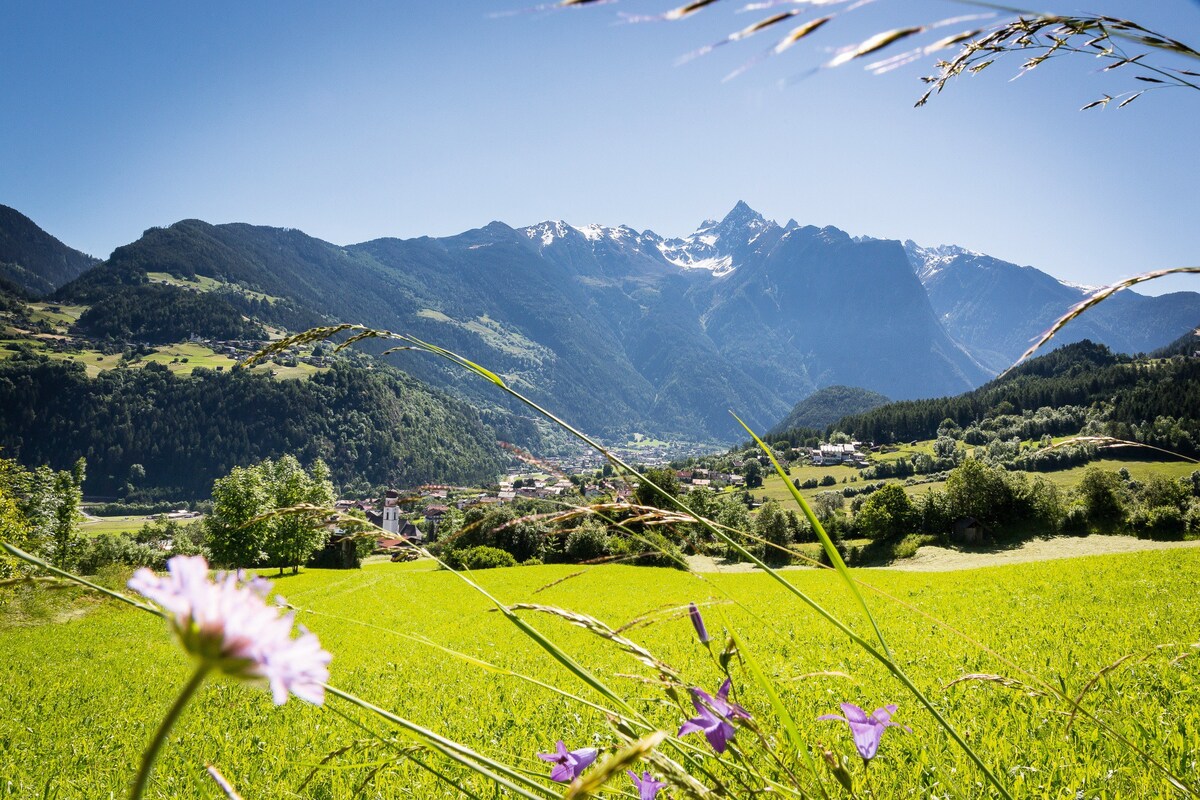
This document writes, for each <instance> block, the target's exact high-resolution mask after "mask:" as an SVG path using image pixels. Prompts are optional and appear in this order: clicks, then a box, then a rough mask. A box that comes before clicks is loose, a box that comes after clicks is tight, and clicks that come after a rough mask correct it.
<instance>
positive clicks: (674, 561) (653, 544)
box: [609, 530, 687, 569]
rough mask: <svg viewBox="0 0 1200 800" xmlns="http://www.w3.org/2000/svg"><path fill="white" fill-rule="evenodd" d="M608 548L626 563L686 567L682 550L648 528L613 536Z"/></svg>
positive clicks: (646, 565) (641, 565) (643, 565)
mask: <svg viewBox="0 0 1200 800" xmlns="http://www.w3.org/2000/svg"><path fill="white" fill-rule="evenodd" d="M609 549H610V550H611V552H612V554H613V555H614V556H621V557H624V559H625V560H626V561H627V563H630V564H635V565H637V566H639V567H674V568H675V569H687V567H686V563H687V562H686V561H684V559H683V551H682V550H680V549H679V547H678V546H676V545H675V544H674V543H673V542H671V541H670V540H669V539H667V537H665V536H663V535H662V534H661V533H659V532H658V531H653V530H648V531H644V532H642V533H641V534H639V535H638V536H637V537H636V538H635V537H632V536H613V537H612V538H611V539H609Z"/></svg>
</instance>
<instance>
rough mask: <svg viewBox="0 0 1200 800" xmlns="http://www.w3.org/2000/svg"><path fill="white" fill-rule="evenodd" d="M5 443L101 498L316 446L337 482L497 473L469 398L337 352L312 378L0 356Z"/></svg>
mask: <svg viewBox="0 0 1200 800" xmlns="http://www.w3.org/2000/svg"><path fill="white" fill-rule="evenodd" d="M0 408H4V409H5V413H4V414H3V415H0V452H3V454H4V455H5V456H7V457H10V458H16V459H18V460H20V461H21V462H22V463H26V464H51V465H55V466H56V467H62V468H66V467H69V466H70V465H71V464H73V463H74V462H75V460H76V459H78V458H80V457H83V458H86V459H87V464H88V478H87V483H86V485H85V491H86V492H87V493H88V494H89V495H96V496H109V497H116V496H128V495H133V494H136V495H137V496H139V497H142V498H154V497H166V498H171V499H178V498H203V497H207V496H208V494H209V492H210V491H211V489H212V482H213V480H214V479H215V478H217V477H219V476H221V475H224V474H226V473H228V472H229V471H230V469H232V468H233V467H235V466H239V465H246V464H251V463H255V462H257V461H261V460H262V459H264V458H276V457H279V456H281V455H283V454H286V453H291V454H294V455H296V456H297V457H298V458H299V459H300V460H301V461H304V462H306V463H307V462H310V461H312V460H313V459H316V458H321V459H324V460H325V462H326V463H327V464H328V465H329V467H330V469H331V470H332V473H333V478H334V480H335V482H339V483H342V484H356V485H392V486H415V485H418V484H420V483H423V482H427V481H437V482H462V483H477V482H483V481H488V480H492V479H494V478H495V476H496V474H498V473H499V472H500V471H501V469H502V465H503V463H504V460H503V457H502V455H501V451H500V449H499V447H498V446H497V444H496V435H495V433H494V432H493V431H492V429H491V428H489V427H488V426H486V425H484V424H483V423H482V422H481V420H480V419H479V417H478V415H477V414H476V413H475V412H474V411H473V410H472V409H471V408H470V407H468V406H467V405H466V404H464V403H462V402H460V401H458V400H456V399H454V398H451V397H448V396H446V395H444V394H442V393H440V392H436V391H433V390H430V389H427V388H425V387H423V386H421V385H420V384H416V383H414V382H413V381H411V380H407V379H406V376H404V375H403V374H402V373H398V372H395V371H392V370H372V369H365V368H362V367H353V366H346V365H340V364H335V365H334V367H333V368H331V369H330V370H329V371H327V372H324V373H320V374H317V375H315V376H313V377H312V378H311V379H309V380H290V381H280V380H272V379H270V378H269V377H267V376H263V375H252V374H250V373H248V372H246V371H244V370H236V369H235V370H233V371H231V372H216V371H213V370H208V369H197V370H195V371H194V372H193V373H192V375H191V376H190V377H177V376H175V375H173V374H171V373H170V372H168V371H167V370H166V368H165V367H162V366H160V365H156V364H148V365H146V366H145V367H143V368H142V369H136V370H135V369H114V370H109V371H107V372H103V373H101V374H100V375H99V377H96V378H91V379H89V378H88V377H87V376H86V374H85V372H84V368H83V366H82V365H79V364H75V363H64V362H51V361H48V360H46V359H42V358H22V357H13V358H10V359H8V360H6V361H4V362H0Z"/></svg>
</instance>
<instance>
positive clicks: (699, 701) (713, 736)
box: [679, 678, 750, 754]
mask: <svg viewBox="0 0 1200 800" xmlns="http://www.w3.org/2000/svg"><path fill="white" fill-rule="evenodd" d="M731 685H732V684H731V683H730V681H729V678H726V679H725V682H724V683H722V684H721V688H720V689H718V690H717V695H716V697H713V696H712V695H710V694H709V693H708V692H706V691H704V690H703V689H692V705H693V706H695V707H696V712H697V713H698V714H699V715H700V716H698V717H694V718H692V719H689V720H688V721H687V722H685V723H683V726H682V727H681V728H680V729H679V735H680V736H684V735H686V734H689V733H696V732H702V733H703V734H704V736H705V738H707V739H708V743H709V744H710V745H712V749H713V750H715V751H717V753H718V754H719V753H724V752H725V747H726V745H727V744H728V743H729V740H730V739H732V738H733V736H734V734H735V733H736V731H735V730H734V727H733V725H732V724H731V723H730V720H731V719H736V718H738V717H741V718H742V719H750V713H749V712H748V711H746V709H744V708H742V707H741V706H739V705H738V704H737V703H731V702H729V689H730V687H731Z"/></svg>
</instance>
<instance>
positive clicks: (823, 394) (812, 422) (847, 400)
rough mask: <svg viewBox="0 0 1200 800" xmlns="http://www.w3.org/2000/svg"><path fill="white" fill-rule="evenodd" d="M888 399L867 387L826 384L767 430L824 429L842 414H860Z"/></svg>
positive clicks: (774, 431) (884, 402)
mask: <svg viewBox="0 0 1200 800" xmlns="http://www.w3.org/2000/svg"><path fill="white" fill-rule="evenodd" d="M889 402H890V401H889V400H888V398H886V397H884V396H883V395H881V394H880V393H879V392H872V391H871V390H870V389H860V388H858V387H856V386H826V387H825V388H824V389H818V390H817V391H815V392H813V393H812V394H811V395H809V396H808V397H806V398H804V399H803V400H801V401H800V402H799V403H797V404H796V407H795V408H793V409H792V410H791V413H789V414H788V415H787V416H786V417H784V418H783V420H782V421H781V422H780V423H779V424H778V425H776V426H775V427H774V428H772V429H771V430H770V431H769V433H770V434H771V435H774V434H778V433H781V432H783V431H787V430H791V429H793V428H824V427H826V426H828V425H832V424H833V423H835V422H837V421H838V420H839V419H841V418H842V417H847V416H849V415H851V414H861V413H863V412H865V411H870V410H871V409H873V408H878V407H879V406H882V405H886V404H887V403H889Z"/></svg>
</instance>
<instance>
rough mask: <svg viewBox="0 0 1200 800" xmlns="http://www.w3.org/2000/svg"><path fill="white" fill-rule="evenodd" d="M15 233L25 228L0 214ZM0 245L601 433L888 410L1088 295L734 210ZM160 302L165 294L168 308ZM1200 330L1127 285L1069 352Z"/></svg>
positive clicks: (1179, 301) (110, 284)
mask: <svg viewBox="0 0 1200 800" xmlns="http://www.w3.org/2000/svg"><path fill="white" fill-rule="evenodd" d="M21 219H22V220H23V219H24V218H23V217H22V218H21ZM5 225H7V226H9V227H13V224H12V222H11V221H10V220H8V218H6V217H4V216H0V226H5ZM43 236H45V237H46V239H50V240H52V237H49V235H48V234H43ZM10 239H11V237H8V238H5V236H4V232H3V230H0V263H11V264H15V265H17V267H18V268H19V269H20V270H21V271H22V272H19V273H18V272H15V271H13V273H12V274H32V275H35V276H37V277H39V278H41V279H42V281H43V282H44V284H43V285H41V286H39V285H37V283H36V281H32V280H27V281H26V282H25V283H24V284H23V286H24V289H25V290H26V291H27V292H30V293H35V294H45V293H46V292H47V291H49V289H47V288H45V286H46V285H48V286H49V287H51V288H52V290H53V298H54V299H55V300H56V301H59V302H64V303H65V302H71V303H76V304H82V305H88V306H91V307H92V308H93V309H99V310H98V311H97V313H100V312H101V311H103V310H104V309H105V307H106V306H112V307H113V309H112V313H110V314H108V315H107V317H106V320H108V321H109V322H110V323H112V318H113V317H114V316H119V314H118V313H117V312H118V311H119V309H117V308H116V306H117V305H118V304H119V303H120V302H121V301H120V300H119V299H118V298H121V297H127V296H128V295H129V294H130V289H131V287H137V286H141V285H144V284H147V283H150V282H153V281H155V280H158V279H159V278H156V277H154V276H163V275H167V276H172V277H173V278H176V279H191V278H196V277H203V278H206V279H212V280H213V281H217V282H219V283H220V284H221V285H223V286H227V287H238V291H224V292H221V293H215V294H214V298H213V300H212V302H221V303H227V304H228V305H229V306H230V308H232V309H234V310H235V311H237V312H238V313H240V314H242V315H244V316H248V317H252V318H255V319H257V320H259V321H261V322H263V323H266V324H269V325H274V326H278V327H284V328H288V329H292V330H297V329H303V328H305V327H308V326H311V325H315V324H322V323H326V322H331V321H348V322H359V323H363V324H366V325H370V326H374V327H384V328H389V329H393V330H399V331H404V332H408V333H412V334H414V335H416V336H418V337H421V338H423V339H426V340H428V341H432V342H435V343H437V344H439V345H442V346H443V347H446V348H448V349H451V350H454V351H456V352H458V353H460V354H462V355H463V356H465V357H467V358H469V359H471V360H473V361H476V362H477V363H480V364H482V365H484V366H486V367H488V368H489V369H491V370H493V371H494V372H497V373H499V374H501V375H502V376H503V377H504V378H505V379H506V380H507V381H508V382H510V383H511V384H512V385H513V386H514V387H515V388H517V389H519V390H521V391H523V392H525V393H527V394H528V395H529V396H530V397H532V398H533V399H534V400H536V401H538V402H540V403H542V404H543V405H545V406H546V407H548V408H550V409H551V410H553V411H555V412H557V413H560V414H561V415H562V416H563V417H564V418H566V419H567V420H568V421H570V422H572V423H575V424H577V425H579V426H580V427H582V428H584V429H585V430H588V431H590V432H593V433H596V434H599V435H602V436H609V437H617V436H623V435H626V434H628V433H629V432H632V431H640V432H644V433H649V434H654V435H657V436H660V437H673V438H677V439H686V440H689V441H714V442H715V441H731V440H735V439H737V438H739V432H740V428H739V427H738V426H737V424H736V422H734V420H733V419H732V418H731V417H730V415H729V413H728V411H729V410H734V411H736V412H737V413H738V414H739V415H740V416H742V418H743V419H745V420H746V421H747V422H748V423H749V424H751V425H752V426H755V427H756V428H758V429H761V430H765V429H767V428H769V427H771V426H772V425H773V424H775V423H776V422H778V421H779V420H781V419H782V418H783V417H784V416H785V415H786V414H787V413H788V411H789V409H791V408H792V407H793V405H795V404H796V402H797V401H798V400H800V399H802V398H804V397H806V396H808V395H809V394H811V393H812V392H814V391H815V390H817V389H819V388H821V387H825V386H831V385H839V384H840V385H847V386H856V387H862V388H865V389H869V390H872V391H875V392H879V393H882V394H884V395H886V396H888V397H891V398H895V399H908V398H918V397H929V396H935V395H949V394H957V393H960V392H963V391H966V390H969V389H972V388H974V387H976V386H979V385H980V384H982V383H983V382H985V381H986V380H988V379H989V378H990V377H991V376H992V375H994V374H995V373H996V372H997V371H999V370H1001V369H1003V368H1004V367H1006V366H1007V365H1008V364H1009V363H1011V361H1012V360H1013V359H1014V358H1015V357H1016V356H1017V355H1018V354H1019V353H1020V352H1021V351H1022V350H1024V349H1025V347H1026V346H1027V343H1028V341H1029V340H1030V339H1031V338H1032V337H1034V336H1035V335H1036V334H1038V333H1040V332H1041V330H1043V329H1044V328H1045V327H1047V326H1048V324H1049V322H1050V321H1051V320H1052V319H1053V318H1054V317H1056V316H1057V315H1059V314H1060V313H1062V312H1063V311H1065V310H1066V309H1067V308H1068V307H1070V305H1072V304H1073V303H1074V302H1076V301H1077V300H1078V299H1080V298H1081V297H1082V296H1083V290H1082V289H1080V288H1078V287H1073V286H1070V285H1068V284H1065V283H1062V282H1059V281H1057V280H1055V279H1054V278H1052V277H1050V276H1049V275H1046V274H1045V273H1042V272H1039V271H1038V270H1036V269H1033V268H1031V267H1018V266H1016V265H1013V264H1008V263H1005V262H1002V261H999V260H997V259H993V258H990V257H988V256H985V255H982V254H977V253H972V252H970V251H967V250H963V249H961V248H956V247H939V248H921V247H919V246H917V245H915V244H913V243H911V242H906V243H901V242H898V241H889V240H880V239H871V238H866V237H851V236H850V235H848V234H847V233H845V232H843V231H841V230H838V229H837V228H833V227H823V228H817V227H814V226H802V225H799V224H798V223H796V222H795V221H788V222H787V223H786V224H784V225H780V224H778V223H776V222H773V221H771V220H767V219H765V218H763V216H762V215H761V214H758V213H757V212H755V211H754V210H753V209H751V208H750V207H749V206H747V205H746V204H745V203H742V202H739V203H738V204H737V205H736V206H735V207H734V208H733V209H732V210H731V211H730V212H729V213H728V214H727V215H725V217H723V218H722V219H721V220H719V221H717V220H707V221H705V222H703V223H702V224H701V225H700V226H699V227H698V228H697V229H696V231H695V232H694V233H692V234H691V235H689V236H686V237H682V238H664V237H662V236H659V235H658V234H656V233H654V232H653V231H649V230H645V231H641V232H639V231H637V230H635V229H633V228H630V227H627V226H619V227H615V228H614V227H605V226H600V225H588V226H583V227H574V226H571V225H568V224H567V223H565V222H562V221H547V222H542V223H539V224H536V225H531V226H528V227H523V228H513V227H510V226H508V225H505V224H503V223H500V222H492V223H490V224H488V225H486V226H484V227H481V228H478V229H474V230H470V231H467V232H465V233H462V234H459V235H457V236H450V237H444V238H430V237H421V238H416V239H393V238H384V239H376V240H373V241H369V242H364V243H361V244H354V245H348V246H339V245H335V244H331V243H328V242H324V241H321V240H319V239H316V238H313V237H310V236H308V235H306V234H304V233H302V232H300V231H298V230H294V229H280V228H267V227H259V226H252V225H247V224H241V223H235V224H224V225H211V224H208V223H206V222H202V221H199V220H184V221H181V222H178V223H175V224H174V225H171V226H169V227H165V228H151V229H150V230H147V231H146V232H145V233H144V234H143V235H142V237H141V238H139V239H138V240H137V241H135V242H132V243H130V244H128V245H125V246H123V247H119V248H117V249H116V250H115V251H114V252H113V253H112V255H111V256H110V257H109V258H108V259H107V260H105V261H103V262H100V263H94V264H90V265H87V266H84V267H83V269H80V270H76V272H75V274H74V275H72V274H69V273H70V271H71V270H69V269H68V270H65V271H64V270H62V269H59V268H58V267H55V269H53V270H52V269H51V266H53V265H58V264H60V262H62V257H61V252H58V255H55V253H56V252H57V251H55V250H54V249H53V248H47V249H45V252H46V253H47V255H46V256H45V259H44V261H39V260H38V259H39V258H41V256H40V255H39V252H40V251H38V250H37V249H36V248H33V249H30V248H28V247H27V248H26V251H27V252H25V254H20V253H18V254H17V256H14V255H12V254H10V252H9V251H8V250H6V249H5V247H6V243H7V242H8V241H9V240H10ZM52 241H54V242H57V240H52ZM59 246H60V247H61V244H60V245H59ZM23 252H24V251H23ZM71 252H75V251H71ZM29 253H32V255H30V254H29ZM79 255H82V254H79ZM18 256H19V257H18ZM84 258H87V257H86V256H85V257H84ZM22 259H23V260H22ZM56 259H57V260H56ZM71 263H72V264H73V265H76V266H77V265H78V262H77V261H75V262H71ZM3 274H9V273H3ZM178 291H180V292H183V291H187V290H186V289H179V290H178ZM161 295H162V293H161V292H158V293H155V297H156V302H169V301H170V298H169V297H167V298H164V297H163V296H161ZM125 305H128V302H126V303H125ZM1198 321H1200V294H1196V293H1194V292H1180V293H1175V294H1172V295H1165V296H1163V297H1144V296H1141V295H1136V294H1134V293H1132V292H1123V293H1121V295H1119V296H1118V297H1117V298H1114V299H1113V300H1110V301H1108V302H1107V303H1104V304H1102V305H1101V307H1100V309H1098V310H1097V311H1096V312H1090V313H1089V314H1087V315H1084V316H1083V317H1082V318H1081V319H1080V320H1077V321H1075V322H1073V323H1071V325H1070V326H1068V328H1067V329H1066V331H1065V332H1064V334H1063V336H1064V338H1063V340H1062V341H1064V342H1066V341H1073V340H1076V339H1080V338H1084V337H1087V338H1091V339H1093V340H1095V341H1098V342H1102V343H1105V344H1108V345H1109V346H1111V347H1113V348H1114V349H1116V350H1121V351H1129V352H1132V351H1144V350H1150V349H1152V348H1154V347H1157V346H1161V345H1163V344H1166V343H1167V342H1170V341H1172V340H1174V339H1175V338H1177V337H1178V336H1180V335H1181V334H1182V333H1183V332H1184V331H1186V330H1188V329H1190V328H1191V327H1193V326H1194V325H1195V324H1196V323H1197V322H1198ZM112 324H115V323H112ZM110 328H112V325H110ZM194 333H195V334H196V335H198V336H204V335H205V333H206V332H205V331H203V330H196V331H194ZM214 338H216V337H214ZM389 358H399V360H398V361H397V364H398V365H399V366H401V367H402V368H403V369H404V370H405V371H407V372H408V373H409V374H410V375H413V376H415V377H416V378H418V379H420V380H423V381H426V382H429V383H432V384H434V385H436V386H438V387H441V388H445V389H449V390H451V391H453V392H455V393H457V394H459V395H460V396H464V397H466V398H468V399H472V400H474V401H476V402H477V403H478V404H483V405H489V406H495V405H497V404H503V403H504V400H503V398H500V397H497V394H496V392H495V391H494V388H493V387H490V386H488V385H487V384H486V383H484V382H481V381H479V380H477V379H475V378H474V377H472V376H469V375H467V374H465V373H463V372H462V371H460V370H457V369H455V368H451V367H449V366H448V365H445V364H442V363H440V362H439V361H437V360H435V359H429V358H422V357H419V356H414V355H412V354H400V356H399V357H389ZM510 410H514V409H513V408H512V407H511V406H510ZM496 425H497V428H498V429H499V430H500V433H501V435H503V425H502V424H500V423H496Z"/></svg>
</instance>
